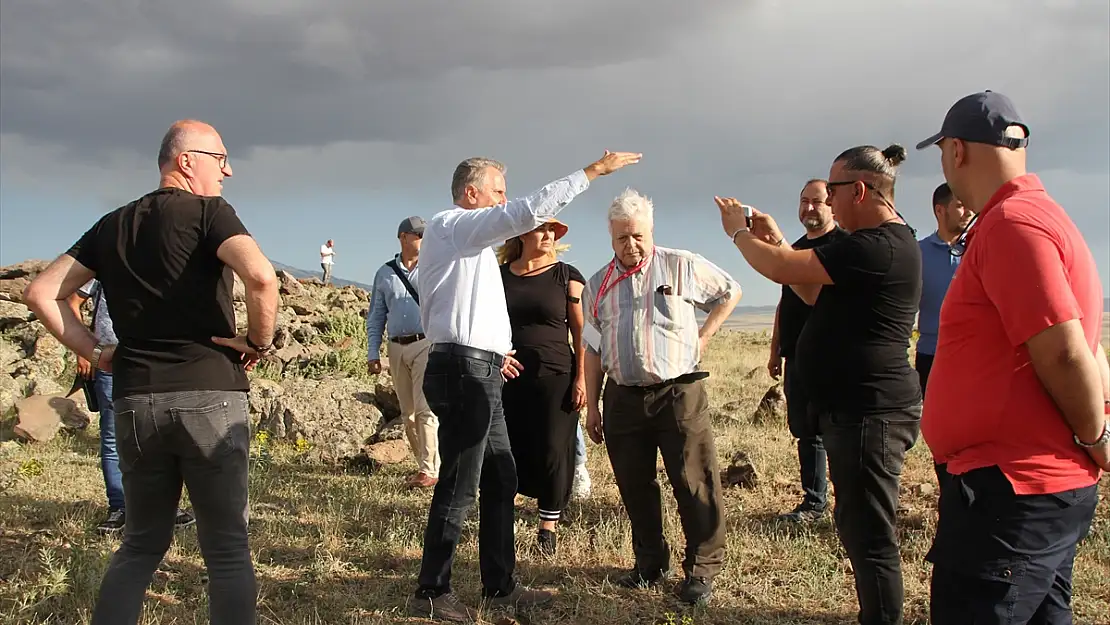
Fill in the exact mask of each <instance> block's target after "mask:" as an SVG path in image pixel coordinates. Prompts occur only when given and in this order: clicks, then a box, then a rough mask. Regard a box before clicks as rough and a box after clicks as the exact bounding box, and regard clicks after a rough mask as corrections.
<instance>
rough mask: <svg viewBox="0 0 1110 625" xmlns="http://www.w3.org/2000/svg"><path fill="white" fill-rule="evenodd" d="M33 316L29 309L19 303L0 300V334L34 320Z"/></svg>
mask: <svg viewBox="0 0 1110 625" xmlns="http://www.w3.org/2000/svg"><path fill="white" fill-rule="evenodd" d="M34 318H35V315H34V313H32V312H31V309H30V308H27V307H26V306H25V305H23V304H20V303H19V302H11V301H7V300H0V332H3V331H4V330H8V329H10V328H14V327H15V326H17V325H19V324H21V323H26V322H28V321H32V320H34Z"/></svg>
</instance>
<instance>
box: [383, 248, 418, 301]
mask: <svg viewBox="0 0 1110 625" xmlns="http://www.w3.org/2000/svg"><path fill="white" fill-rule="evenodd" d="M386 264H387V265H389V268H390V269H392V270H393V273H395V274H397V277H398V278H400V279H401V283H402V284H404V285H405V289H406V290H408V292H409V295H411V296H412V299H413V300H415V301H416V303H417V305H419V304H420V296H419V295H417V294H416V289H414V288H412V283H411V282H409V279H408V278H406V277H405V274H403V273H401V268H400V267H398V266H397V259H396V258H394V259H393V260H391V261H389V262H388V263H386Z"/></svg>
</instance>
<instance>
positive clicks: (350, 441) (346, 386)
mask: <svg viewBox="0 0 1110 625" xmlns="http://www.w3.org/2000/svg"><path fill="white" fill-rule="evenodd" d="M250 409H251V413H252V414H253V415H255V419H254V421H255V423H257V427H258V428H259V429H263V430H266V431H268V432H269V433H270V434H271V435H272V436H273V437H274V438H276V439H279V440H286V441H290V442H296V441H297V440H298V439H304V440H305V441H308V442H309V443H310V445H311V447H310V449H309V451H308V455H309V457H310V458H312V459H314V460H319V461H325V462H334V461H338V460H341V459H343V458H348V457H351V456H354V455H356V454H358V453H359V451H361V450H362V447H363V446H364V445H365V444H367V443H368V442H369V441H370V439H371V437H373V436H374V434H375V433H377V431H378V430H379V429H380V427H381V425H382V423H383V420H382V412H381V410H379V409H378V407H377V405H375V404H374V397H373V395H371V394H370V393H368V392H367V391H366V384H365V383H364V382H360V381H358V380H355V379H351V378H340V379H325V380H309V379H288V380H285V381H283V382H282V383H281V384H278V383H277V382H274V381H272V380H265V379H256V380H254V381H253V383H252V384H251V392H250Z"/></svg>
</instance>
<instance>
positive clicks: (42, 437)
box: [14, 395, 89, 443]
mask: <svg viewBox="0 0 1110 625" xmlns="http://www.w3.org/2000/svg"><path fill="white" fill-rule="evenodd" d="M15 410H16V414H17V415H18V416H19V422H18V423H16V425H15V428H14V432H15V435H16V436H18V437H20V438H22V439H24V440H27V441H30V442H35V443H44V442H46V441H48V440H50V439H52V438H54V436H55V435H56V434H57V433H58V430H59V429H61V428H62V427H63V426H64V427H67V428H70V429H84V428H85V427H87V426H88V425H89V415H88V414H87V413H85V412H84V411H83V410H81V409H80V408H79V407H78V406H77V402H75V401H73V400H72V399H68V398H65V397H62V396H61V395H32V396H30V397H24V398H23V399H21V400H19V401H18V402H16V404H15Z"/></svg>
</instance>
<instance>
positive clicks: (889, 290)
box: [796, 222, 921, 415]
mask: <svg viewBox="0 0 1110 625" xmlns="http://www.w3.org/2000/svg"><path fill="white" fill-rule="evenodd" d="M814 254H816V255H817V258H818V260H820V261H821V264H822V265H823V266H824V267H825V271H827V272H828V274H829V277H830V278H832V281H833V284H832V285H826V286H823V287H822V288H821V294H820V295H819V296H818V297H817V302H816V303H815V304H814V306H813V310H812V311H811V312H810V315H809V319H808V320H807V321H806V324H805V327H804V328H803V329H802V334H801V336H800V337H799V339H798V346H797V353H796V357H797V363H798V371H799V374H800V376H801V378H802V382H803V383H804V384H805V385H806V388H807V390H808V391H809V394H810V398H811V401H812V402H813V404H814V405H815V406H816V407H818V408H821V409H833V410H840V411H844V412H849V413H853V414H857V415H869V414H871V415H873V414H881V413H884V412H893V411H896V410H902V409H905V408H909V407H910V406H913V405H915V404H917V403H919V402H920V401H921V388H920V386H919V385H918V381H917V375H916V374H914V372H913V369H911V368H910V363H909V357H908V350H909V345H910V334H911V333H912V332H913V321H914V316H915V315H916V314H917V302H918V299H919V297H920V294H921V249H920V248H919V247H918V245H917V240H916V239H915V238H914V236H913V233H912V232H911V231H910V229H909V227H907V226H906V225H904V224H899V223H893V222H891V223H885V224H883V225H881V226H879V227H877V228H868V229H864V230H857V231H855V232H853V233H851V234H850V235H849V236H847V237H844V238H841V239H840V240H838V241H835V242H833V243H829V244H827V245H822V246H821V247H818V248H815V249H814Z"/></svg>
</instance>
